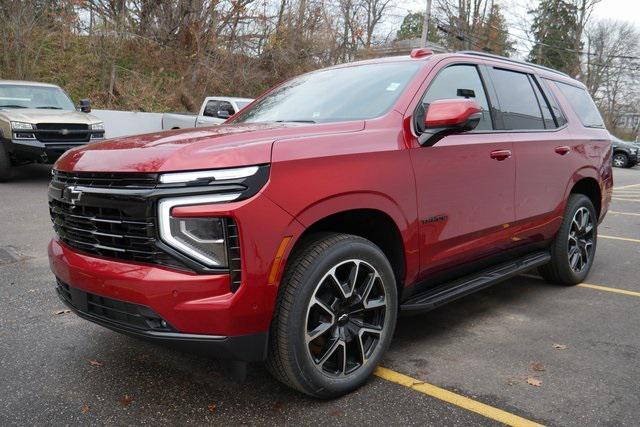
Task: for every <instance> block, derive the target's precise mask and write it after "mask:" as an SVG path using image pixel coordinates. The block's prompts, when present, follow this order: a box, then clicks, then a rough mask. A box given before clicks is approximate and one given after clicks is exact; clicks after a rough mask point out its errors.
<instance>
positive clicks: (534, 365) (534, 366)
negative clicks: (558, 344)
mask: <svg viewBox="0 0 640 427" xmlns="http://www.w3.org/2000/svg"><path fill="white" fill-rule="evenodd" d="M531 369H532V370H534V371H536V372H543V371H544V366H542V363H540V362H532V363H531Z"/></svg>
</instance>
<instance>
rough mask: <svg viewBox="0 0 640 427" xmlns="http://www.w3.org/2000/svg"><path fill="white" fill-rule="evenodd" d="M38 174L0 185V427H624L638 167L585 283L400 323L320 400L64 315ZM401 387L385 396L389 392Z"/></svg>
mask: <svg viewBox="0 0 640 427" xmlns="http://www.w3.org/2000/svg"><path fill="white" fill-rule="evenodd" d="M48 179H49V169H48V168H47V167H44V166H38V165H34V166H28V167H24V168H22V169H21V170H20V172H19V176H18V177H17V178H16V179H15V180H14V182H12V183H8V184H6V183H5V184H0V201H1V204H0V217H1V218H2V220H1V221H2V222H1V224H2V226H1V233H0V286H1V287H0V301H1V302H2V310H1V311H0V425H3V426H4V425H18V424H19V425H32V424H65V425H68V424H78V423H82V424H119V425H122V424H139V423H141V424H196V425H200V424H213V423H216V424H257V425H263V424H274V423H277V424H320V425H355V424H367V425H368V424H387V425H401V424H402V425H406V424H411V425H418V424H420V425H424V424H428V425H436V424H437V425H471V424H473V425H478V424H480V425H484V424H487V425H492V424H497V423H498V421H496V420H502V421H504V422H508V423H511V424H526V422H527V421H531V422H535V423H540V424H546V425H596V424H597V425H637V423H638V415H639V412H640V411H639V409H638V408H640V385H639V384H640V363H638V360H640V310H639V308H640V167H636V168H634V169H625V170H621V169H616V170H615V180H616V182H615V187H616V189H615V191H614V200H613V202H612V206H611V211H612V212H610V213H609V215H608V216H607V218H606V220H605V221H604V223H603V224H602V225H601V227H600V238H599V241H598V249H597V256H596V260H595V264H594V266H593V269H592V272H591V275H590V276H589V278H588V280H587V282H586V283H585V284H584V285H580V286H578V287H572V288H561V287H556V286H551V285H547V284H545V283H544V282H542V281H540V280H539V279H538V278H536V277H535V276H533V275H526V276H520V277H517V278H515V279H512V280H510V281H508V282H504V283H502V284H500V285H497V286H495V287H493V288H490V289H488V290H485V291H483V292H481V293H478V294H475V295H472V296H469V297H466V298H464V299H462V300H459V301H458V302H456V303H453V304H451V305H448V306H445V307H443V308H440V309H438V310H436V311H433V312H430V313H427V314H423V315H419V316H413V317H405V318H402V319H401V320H400V322H399V324H398V329H397V331H396V336H395V339H394V341H393V343H392V347H391V350H390V351H389V353H388V355H387V357H386V358H385V360H384V363H383V366H384V367H385V368H387V369H380V370H379V371H378V374H377V376H376V377H373V378H372V379H371V380H370V381H369V382H368V384H367V385H366V386H365V387H363V388H362V389H360V390H359V391H357V392H356V393H353V394H351V395H348V396H345V397H343V398H340V399H337V400H334V401H318V400H313V399H309V398H307V397H305V396H302V395H301V394H298V393H296V392H293V391H291V390H289V389H287V388H286V387H284V386H282V385H280V384H279V383H277V382H276V381H275V380H273V379H272V378H271V377H270V376H269V374H268V373H267V372H266V370H265V369H264V368H263V367H262V366H260V365H256V366H252V367H251V368H250V371H249V377H248V379H247V381H246V382H244V383H241V384H238V383H235V382H233V381H232V380H230V379H228V378H227V377H226V376H224V375H223V370H224V368H223V367H222V366H221V365H220V364H219V363H217V362H216V361H213V360H209V359H207V358H204V357H200V356H195V355H190V354H185V353H181V352H178V351H174V350H169V349H165V348H162V347H156V346H153V345H151V344H147V343H144V342H140V341H137V340H135V339H133V338H129V337H125V336H122V335H119V334H116V333H113V332H111V331H109V330H106V329H103V328H101V327H99V326H95V325H93V324H91V323H88V322H86V321H84V320H81V319H79V318H78V317H76V316H75V315H73V314H69V313H65V312H62V313H61V310H63V309H64V307H63V305H62V303H60V302H59V300H58V298H57V297H56V295H55V293H54V287H53V277H52V275H51V273H50V271H49V266H48V261H47V258H46V244H47V242H48V240H49V238H50V237H51V235H52V230H51V225H50V221H49V218H48V211H47V201H46V189H47V183H48ZM398 382H399V383H402V384H397V383H398Z"/></svg>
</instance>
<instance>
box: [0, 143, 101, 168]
mask: <svg viewBox="0 0 640 427" xmlns="http://www.w3.org/2000/svg"><path fill="white" fill-rule="evenodd" d="M101 140H102V139H92V140H91V141H87V142H74V143H64V142H55V143H53V142H51V143H43V142H40V141H30V140H10V141H8V142H9V143H8V151H9V152H10V153H12V154H13V156H14V157H15V159H16V160H18V161H19V162H40V163H53V162H55V161H56V160H58V159H59V158H60V156H62V155H63V154H64V153H65V152H67V151H68V150H70V149H72V148H75V147H81V146H83V145H87V144H89V143H92V142H98V141H101Z"/></svg>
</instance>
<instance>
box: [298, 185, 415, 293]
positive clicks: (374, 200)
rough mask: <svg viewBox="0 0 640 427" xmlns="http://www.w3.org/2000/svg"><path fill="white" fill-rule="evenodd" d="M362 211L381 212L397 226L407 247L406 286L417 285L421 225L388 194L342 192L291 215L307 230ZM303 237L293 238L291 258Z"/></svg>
mask: <svg viewBox="0 0 640 427" xmlns="http://www.w3.org/2000/svg"><path fill="white" fill-rule="evenodd" d="M345 206H348V207H349V209H345ZM358 209H373V210H377V211H380V212H381V213H383V214H385V215H387V216H388V217H390V218H391V220H392V221H393V222H394V224H395V225H396V227H398V231H399V232H400V235H401V237H402V244H403V247H404V258H405V264H406V265H405V268H406V271H405V283H413V281H415V279H416V278H417V275H418V271H419V263H420V259H419V249H418V247H419V230H418V222H417V221H415V220H414V221H410V220H409V219H407V216H406V215H405V213H404V212H403V211H402V209H401V208H400V206H398V205H397V204H396V203H395V202H394V201H393V200H392V199H391V198H390V197H388V196H387V195H385V194H383V193H379V192H374V191H358V192H349V193H340V194H335V195H332V196H330V197H327V198H324V199H321V200H318V201H315V202H314V203H312V204H311V205H309V206H307V207H305V208H303V209H302V210H301V211H300V212H297V213H295V214H294V213H291V212H290V214H291V215H292V216H294V218H295V220H296V221H297V222H298V223H300V224H302V226H303V227H304V228H305V230H307V229H308V228H309V227H311V226H312V225H313V224H315V223H316V222H318V221H320V220H322V219H324V218H327V217H329V216H331V215H334V214H339V213H342V212H348V211H352V210H358ZM301 235H302V233H301V234H299V235H297V236H293V239H292V242H291V243H290V244H289V245H288V248H287V252H286V257H287V258H288V256H289V254H290V251H291V249H292V248H293V247H294V246H295V245H296V243H297V242H298V241H299V238H300V236H301Z"/></svg>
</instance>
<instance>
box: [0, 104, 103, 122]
mask: <svg viewBox="0 0 640 427" xmlns="http://www.w3.org/2000/svg"><path fill="white" fill-rule="evenodd" d="M0 115H1V116H3V117H5V118H6V119H7V120H8V121H12V122H25V123H31V124H38V123H81V124H92V123H98V122H100V120H99V119H98V118H97V117H96V116H93V115H91V114H87V113H79V112H77V111H62V110H46V109H39V108H13V109H0Z"/></svg>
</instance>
